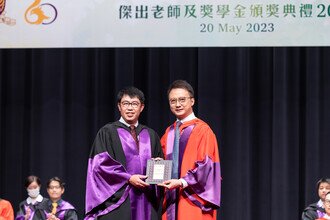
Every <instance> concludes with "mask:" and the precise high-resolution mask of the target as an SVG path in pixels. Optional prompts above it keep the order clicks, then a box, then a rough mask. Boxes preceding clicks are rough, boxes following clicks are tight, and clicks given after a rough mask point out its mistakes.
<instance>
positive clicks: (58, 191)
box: [47, 181, 64, 201]
mask: <svg viewBox="0 0 330 220" xmlns="http://www.w3.org/2000/svg"><path fill="white" fill-rule="evenodd" d="M47 192H48V195H49V198H50V199H51V200H52V201H58V200H59V199H61V197H62V194H63V193H64V188H62V187H61V186H60V183H59V182H57V181H51V182H50V184H49V186H48V188H47Z"/></svg>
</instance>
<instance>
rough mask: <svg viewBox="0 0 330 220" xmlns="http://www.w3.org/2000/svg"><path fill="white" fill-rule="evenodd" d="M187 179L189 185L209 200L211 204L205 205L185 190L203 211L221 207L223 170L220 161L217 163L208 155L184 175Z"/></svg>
mask: <svg viewBox="0 0 330 220" xmlns="http://www.w3.org/2000/svg"><path fill="white" fill-rule="evenodd" d="M182 178H183V179H184V180H186V181H187V183H188V185H189V187H190V188H191V189H192V190H193V191H194V193H196V194H197V195H198V196H199V197H200V198H202V199H203V200H205V201H207V202H208V203H209V204H211V206H210V205H208V206H204V205H203V204H202V203H200V202H199V201H198V200H197V199H195V198H194V197H193V196H192V195H190V194H189V193H188V191H186V190H184V193H185V194H186V195H187V196H188V198H189V199H190V201H192V202H193V203H194V204H195V205H197V206H198V207H200V208H201V209H202V210H203V211H211V210H212V209H214V208H219V207H220V200H221V192H220V189H221V171H220V163H218V162H217V163H215V162H213V161H212V159H211V158H210V157H209V156H206V158H205V160H204V161H198V162H196V168H195V169H194V170H189V171H188V173H187V174H186V175H185V176H184V177H182Z"/></svg>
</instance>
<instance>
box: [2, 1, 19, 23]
mask: <svg viewBox="0 0 330 220" xmlns="http://www.w3.org/2000/svg"><path fill="white" fill-rule="evenodd" d="M5 7H6V0H0V24H1V23H4V24H6V25H10V26H13V25H15V24H16V20H15V19H11V18H10V17H6V16H5V14H6V12H5Z"/></svg>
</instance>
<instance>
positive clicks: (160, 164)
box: [146, 160, 172, 184]
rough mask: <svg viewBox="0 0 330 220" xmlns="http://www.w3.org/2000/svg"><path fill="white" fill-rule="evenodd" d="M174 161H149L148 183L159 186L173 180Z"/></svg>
mask: <svg viewBox="0 0 330 220" xmlns="http://www.w3.org/2000/svg"><path fill="white" fill-rule="evenodd" d="M171 173H172V161H171V160H148V162H147V171H146V175H147V176H148V178H147V179H146V183H149V184H158V183H162V182H164V181H165V180H169V179H171Z"/></svg>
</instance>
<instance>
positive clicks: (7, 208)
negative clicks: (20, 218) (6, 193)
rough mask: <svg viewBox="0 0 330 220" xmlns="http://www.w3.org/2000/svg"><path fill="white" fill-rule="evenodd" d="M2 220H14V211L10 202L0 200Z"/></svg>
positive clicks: (0, 217)
mask: <svg viewBox="0 0 330 220" xmlns="http://www.w3.org/2000/svg"><path fill="white" fill-rule="evenodd" d="M0 220H14V211H13V207H12V206H11V204H10V202H9V201H7V200H4V199H1V198H0Z"/></svg>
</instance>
